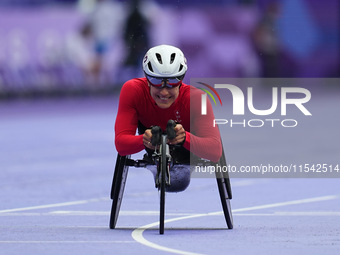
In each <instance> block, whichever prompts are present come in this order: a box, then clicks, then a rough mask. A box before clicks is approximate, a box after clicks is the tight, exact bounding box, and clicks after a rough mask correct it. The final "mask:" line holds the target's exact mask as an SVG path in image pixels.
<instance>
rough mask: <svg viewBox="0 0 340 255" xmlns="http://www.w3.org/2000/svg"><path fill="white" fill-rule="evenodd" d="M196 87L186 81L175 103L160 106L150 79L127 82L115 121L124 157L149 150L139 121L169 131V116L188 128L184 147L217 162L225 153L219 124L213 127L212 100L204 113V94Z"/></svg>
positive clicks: (119, 144)
mask: <svg viewBox="0 0 340 255" xmlns="http://www.w3.org/2000/svg"><path fill="white" fill-rule="evenodd" d="M202 93H204V92H202V91H201V90H199V89H196V88H194V87H193V86H190V85H187V84H184V83H183V84H182V85H181V87H180V88H179V95H178V97H177V99H176V100H175V102H174V103H173V104H172V105H171V106H170V107H169V108H166V109H162V108H159V107H158V106H157V104H156V102H155V101H154V99H153V98H152V97H151V95H150V88H149V86H148V82H147V79H146V78H139V79H132V80H129V81H127V82H126V83H125V84H124V85H123V87H122V89H121V92H120V97H119V106H118V113H117V118H116V123H115V145H116V149H117V151H118V153H119V154H120V155H122V156H124V155H129V154H134V153H137V152H140V151H142V150H143V149H145V147H144V144H143V135H142V134H141V135H137V134H136V130H137V127H138V122H140V123H141V124H142V125H143V126H144V127H148V128H149V127H151V126H156V125H157V126H160V127H161V128H162V130H165V128H166V125H167V122H168V120H169V119H172V120H175V121H176V122H177V123H179V124H181V125H182V126H183V128H184V129H185V131H186V137H185V141H184V143H183V147H184V148H185V149H187V150H189V151H190V152H192V153H193V154H195V155H196V156H198V157H201V158H205V159H208V160H211V161H213V162H217V161H218V160H219V158H220V157H221V155H222V144H221V137H220V133H219V130H218V127H217V126H216V127H214V126H213V121H214V114H213V110H212V107H211V104H210V102H209V101H208V103H207V114H206V115H202V114H201V94H202Z"/></svg>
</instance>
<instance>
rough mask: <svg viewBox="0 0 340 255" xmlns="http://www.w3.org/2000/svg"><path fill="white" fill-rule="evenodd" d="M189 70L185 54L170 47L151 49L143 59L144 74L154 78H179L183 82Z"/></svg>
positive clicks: (163, 46) (160, 46) (162, 46)
mask: <svg viewBox="0 0 340 255" xmlns="http://www.w3.org/2000/svg"><path fill="white" fill-rule="evenodd" d="M187 69H188V67H187V61H186V59H185V57H184V54H183V52H182V51H181V50H180V49H178V48H176V47H174V46H170V45H164V44H163V45H159V46H155V47H153V48H151V49H149V50H148V52H147V53H146V54H145V56H144V59H143V70H144V73H145V74H146V75H149V76H152V77H160V78H161V77H177V78H180V79H181V80H182V79H183V78H184V75H185V73H186V71H187Z"/></svg>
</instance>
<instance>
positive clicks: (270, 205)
mask: <svg viewBox="0 0 340 255" xmlns="http://www.w3.org/2000/svg"><path fill="white" fill-rule="evenodd" d="M338 197H339V196H336V195H330V196H323V197H313V198H306V199H299V200H292V201H287V202H282V203H274V204H266V205H259V206H252V207H246V208H240V209H236V210H233V212H235V213H238V212H245V211H253V210H261V209H268V208H273V207H281V206H287V205H298V204H305V203H313V202H321V201H327V200H333V199H337V198H338Z"/></svg>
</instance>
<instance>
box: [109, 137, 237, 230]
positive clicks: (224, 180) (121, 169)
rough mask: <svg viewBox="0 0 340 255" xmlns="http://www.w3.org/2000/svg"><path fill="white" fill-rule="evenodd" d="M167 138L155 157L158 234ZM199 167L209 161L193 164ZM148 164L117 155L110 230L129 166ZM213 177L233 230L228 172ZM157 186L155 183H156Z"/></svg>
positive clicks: (162, 210) (161, 225) (162, 211)
mask: <svg viewBox="0 0 340 255" xmlns="http://www.w3.org/2000/svg"><path fill="white" fill-rule="evenodd" d="M166 141H167V137H166V135H162V144H161V146H160V153H159V154H158V155H157V157H158V164H157V173H158V174H159V176H157V178H158V181H159V185H158V189H159V191H160V220H159V233H160V234H163V233H164V214H165V185H166V182H167V178H169V176H167V172H168V171H167V170H168V167H169V160H170V158H169V157H168V156H167V148H168V145H167V144H166ZM222 149H223V148H222ZM195 163H198V164H201V165H210V164H211V162H210V161H206V160H203V159H200V160H199V161H198V162H195ZM148 164H150V162H148V161H146V160H133V159H131V155H127V156H121V155H119V154H118V156H117V161H116V166H115V170H114V175H113V180H112V186H111V199H112V207H111V214H110V224H109V226H110V229H114V228H115V227H116V223H117V219H118V215H119V211H120V206H121V203H122V199H123V194H124V188H125V184H126V179H127V174H128V168H129V166H133V167H146V166H147V165H148ZM218 164H220V165H221V166H222V167H223V166H226V165H227V163H226V158H225V154H224V149H223V150H222V156H221V158H220V160H219V162H218ZM215 177H216V181H217V186H218V191H219V195H220V199H221V204H222V209H223V213H224V217H225V220H226V223H227V226H228V228H229V229H232V228H233V216H232V210H231V204H230V199H232V192H231V185H230V179H229V174H228V172H217V171H215ZM157 178H156V181H157ZM156 186H157V183H156Z"/></svg>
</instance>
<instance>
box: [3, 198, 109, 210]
mask: <svg viewBox="0 0 340 255" xmlns="http://www.w3.org/2000/svg"><path fill="white" fill-rule="evenodd" d="M102 200H107V198H106V197H105V198H94V199H88V200H78V201H72V202H64V203H56V204H47V205H37V206H28V207H22V208H14V209H6V210H0V213H9V212H21V211H29V210H37V209H46V208H53V207H62V206H70V205H80V204H87V203H91V202H98V201H102Z"/></svg>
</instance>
